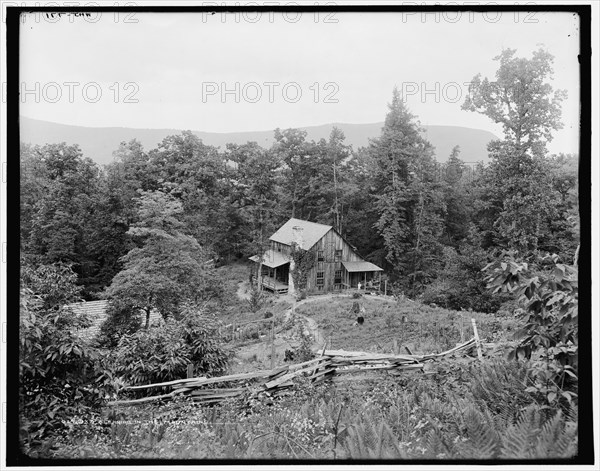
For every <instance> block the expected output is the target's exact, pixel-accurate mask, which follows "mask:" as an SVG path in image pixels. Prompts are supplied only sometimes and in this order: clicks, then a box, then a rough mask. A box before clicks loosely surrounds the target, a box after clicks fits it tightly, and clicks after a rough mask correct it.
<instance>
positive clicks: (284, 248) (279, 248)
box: [271, 240, 292, 255]
mask: <svg viewBox="0 0 600 471" xmlns="http://www.w3.org/2000/svg"><path fill="white" fill-rule="evenodd" d="M271 249H273V250H275V251H276V252H281V253H282V254H285V255H289V253H290V251H291V250H292V248H291V247H290V246H289V245H286V244H282V243H281V242H275V241H273V240H272V241H271Z"/></svg>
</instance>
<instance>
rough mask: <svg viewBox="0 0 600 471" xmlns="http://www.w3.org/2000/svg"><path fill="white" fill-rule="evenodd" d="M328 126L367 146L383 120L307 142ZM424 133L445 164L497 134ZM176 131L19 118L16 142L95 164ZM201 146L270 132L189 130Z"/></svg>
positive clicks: (481, 156) (473, 154) (480, 148)
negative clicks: (70, 152) (60, 150)
mask: <svg viewBox="0 0 600 471" xmlns="http://www.w3.org/2000/svg"><path fill="white" fill-rule="evenodd" d="M333 126H337V127H338V128H340V129H341V130H342V131H343V132H344V134H345V135H346V143H347V144H350V145H352V146H353V148H354V149H358V148H359V147H361V146H367V145H368V143H369V138H374V137H378V136H379V135H380V134H381V128H382V127H383V123H373V124H343V123H332V124H323V125H321V126H308V127H303V128H300V129H303V130H305V131H306V132H307V138H308V140H313V139H314V140H315V141H317V140H319V139H321V138H325V139H327V138H328V137H329V134H330V132H331V129H332V128H333ZM424 128H425V134H424V135H425V137H426V138H427V139H428V140H429V142H431V144H432V145H433V146H434V147H435V149H436V157H437V160H438V161H440V162H445V161H446V160H447V159H448V156H449V155H450V152H451V150H452V148H453V147H454V146H455V145H459V146H460V148H461V158H462V160H464V161H465V162H477V161H479V160H483V161H484V162H486V161H487V159H488V157H487V150H486V146H487V143H488V142H489V141H491V140H493V139H497V137H496V136H495V135H494V134H492V133H490V132H488V131H483V130H481V129H472V128H463V127H458V126H424ZM181 131H182V130H180V129H135V128H116V127H107V128H91V127H85V126H72V125H66V124H58V123H53V122H50V121H40V120H37V119H31V118H26V117H24V116H22V117H21V141H22V142H27V143H30V144H40V145H43V144H47V143H58V142H66V143H67V144H79V146H80V147H81V150H82V151H83V154H84V155H85V156H86V157H91V158H92V159H93V160H94V161H95V162H97V163H99V164H106V163H109V162H111V161H112V159H113V157H112V153H113V151H115V150H116V149H117V148H118V147H119V144H120V143H121V142H122V141H130V140H131V139H134V138H135V139H137V140H139V141H140V142H141V143H142V144H143V145H144V148H145V149H146V150H150V149H153V148H155V147H156V146H157V145H158V144H159V143H160V142H161V141H162V140H163V139H164V138H165V137H167V136H169V135H173V134H179V133H181ZM193 132H194V134H196V135H197V136H198V137H199V138H200V139H202V141H203V142H204V143H205V144H208V145H213V146H217V147H220V148H221V149H224V148H225V145H226V144H228V143H232V144H245V143H246V142H248V141H255V142H257V143H258V144H259V145H261V146H263V147H265V148H268V147H270V146H271V144H272V143H273V141H274V138H273V131H250V132H230V133H215V132H203V131H193Z"/></svg>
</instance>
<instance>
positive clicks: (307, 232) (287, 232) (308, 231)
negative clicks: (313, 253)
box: [269, 218, 333, 250]
mask: <svg viewBox="0 0 600 471" xmlns="http://www.w3.org/2000/svg"><path fill="white" fill-rule="evenodd" d="M296 226H297V227H301V228H302V240H303V243H302V247H301V248H302V249H304V250H309V249H310V248H311V247H312V246H313V245H315V244H316V243H317V242H318V241H319V240H321V238H323V236H324V235H325V234H327V233H328V232H329V231H330V230H331V229H333V227H332V226H327V225H326V224H319V223H316V222H310V221H304V220H302V219H296V218H291V219H290V220H289V221H288V222H286V223H285V224H284V225H283V226H281V227H280V228H279V229H278V230H277V232H275V234H273V235H272V236H271V237H270V238H269V239H270V240H272V241H274V242H279V243H280V244H285V245H292V242H294V231H293V228H294V227H296Z"/></svg>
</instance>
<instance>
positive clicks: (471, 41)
mask: <svg viewBox="0 0 600 471" xmlns="http://www.w3.org/2000/svg"><path fill="white" fill-rule="evenodd" d="M578 23H579V20H578V18H577V17H576V16H573V15H571V14H567V13H543V12H536V13H534V14H527V13H525V12H520V13H518V14H517V13H511V12H502V13H494V12H489V13H487V14H481V13H469V12H463V13H462V14H461V13H460V12H458V13H457V12H447V13H446V14H444V15H442V14H441V13H437V14H434V13H428V14H427V15H425V14H423V13H415V14H408V13H404V14H402V13H339V12H338V13H336V14H335V15H333V16H329V17H328V16H327V14H326V13H320V14H318V15H315V14H313V13H303V14H302V15H300V16H297V14H295V13H289V14H288V15H287V17H286V16H285V15H284V14H282V13H281V12H275V13H273V14H269V13H267V12H264V13H262V15H258V14H254V13H246V14H244V15H239V14H238V15H234V14H221V13H217V14H216V15H214V16H209V15H206V14H201V13H185V14H183V13H136V14H135V15H133V16H129V17H127V15H125V14H124V13H121V14H119V15H114V14H111V13H103V14H102V15H101V16H97V15H95V16H93V17H90V18H81V17H72V16H63V17H60V18H54V19H51V18H43V17H40V15H39V14H38V15H37V16H36V15H27V16H26V17H25V18H24V22H23V23H22V31H21V38H20V41H21V46H20V47H21V86H22V89H21V91H22V103H21V107H22V108H21V114H23V115H25V116H28V117H31V118H37V119H43V120H48V121H54V122H59V123H65V124H74V125H83V126H124V127H136V128H176V129H193V130H201V131H212V132H232V131H257V130H268V129H274V128H276V127H281V128H287V127H300V126H310V125H318V124H325V123H332V122H342V123H373V122H378V121H383V119H384V118H385V114H386V112H387V106H386V105H387V103H389V101H390V99H391V94H392V89H393V87H394V85H397V86H398V88H399V89H400V90H403V91H404V92H405V95H406V102H407V105H408V107H409V109H410V110H411V111H412V112H413V114H415V115H417V116H418V118H419V120H420V122H421V123H422V124H428V125H434V124H437V125H455V126H466V127H472V128H479V129H486V130H489V131H492V132H494V133H496V134H497V135H501V128H499V127H498V126H497V125H495V124H494V123H492V122H491V121H490V120H489V119H488V118H486V117H483V116H480V115H478V114H475V113H470V112H466V111H462V110H461V104H462V102H463V101H464V97H465V95H466V93H467V87H468V86H467V85H465V83H467V82H469V81H470V80H471V79H472V78H473V76H474V75H476V74H477V73H481V74H482V75H483V76H487V77H489V78H490V79H493V77H494V74H495V71H496V69H497V66H498V62H496V61H494V60H493V58H494V57H495V56H497V55H498V54H499V53H500V52H501V50H502V49H503V48H514V49H517V54H518V55H519V56H524V57H528V58H529V57H531V54H532V52H533V51H534V50H536V49H538V48H539V47H544V48H545V49H547V50H548V51H549V52H550V53H551V54H553V55H554V56H555V63H554V71H555V73H554V81H553V85H554V87H555V88H561V89H566V90H567V91H568V95H569V97H568V100H567V101H565V102H564V104H563V122H564V124H565V129H564V130H563V131H560V132H559V133H556V137H555V141H554V142H553V143H552V145H551V146H550V149H551V151H553V152H561V151H562V152H576V151H577V146H578V122H579V75H578V61H577V54H578V50H579V28H578ZM36 83H37V85H36ZM24 91H27V93H25V94H23V92H24ZM224 92H225V93H224ZM227 92H228V93H227Z"/></svg>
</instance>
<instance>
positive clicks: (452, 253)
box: [20, 50, 579, 436]
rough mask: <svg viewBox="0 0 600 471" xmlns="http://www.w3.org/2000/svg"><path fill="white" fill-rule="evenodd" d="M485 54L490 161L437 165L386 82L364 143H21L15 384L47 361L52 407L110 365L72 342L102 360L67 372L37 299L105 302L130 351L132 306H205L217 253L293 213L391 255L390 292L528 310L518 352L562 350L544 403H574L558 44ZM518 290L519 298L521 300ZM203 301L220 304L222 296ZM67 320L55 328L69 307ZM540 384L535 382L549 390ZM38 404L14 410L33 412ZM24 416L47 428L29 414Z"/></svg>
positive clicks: (226, 257)
mask: <svg viewBox="0 0 600 471" xmlns="http://www.w3.org/2000/svg"><path fill="white" fill-rule="evenodd" d="M496 59H497V61H498V70H497V73H496V77H495V79H494V80H490V79H487V78H482V77H481V76H479V75H478V76H476V77H474V79H473V81H472V84H471V88H470V93H469V96H468V97H467V99H466V100H465V102H464V103H463V105H462V108H463V110H464V112H465V113H467V112H473V113H480V114H483V115H485V116H487V117H488V118H489V119H490V120H491V121H492V122H494V123H498V124H501V125H502V127H503V131H504V135H503V138H502V139H499V140H496V141H492V142H490V143H489V145H488V153H489V157H490V163H489V164H488V165H483V164H480V165H478V166H476V167H470V166H467V165H465V163H464V162H463V161H462V160H461V156H460V148H459V147H458V146H456V147H455V148H454V150H453V151H452V154H451V155H450V156H449V158H448V159H447V161H445V162H444V163H439V162H438V161H437V160H436V154H435V149H434V148H433V147H432V146H431V144H430V143H429V142H428V141H427V140H426V139H425V138H424V137H423V136H422V133H420V132H419V131H420V128H419V121H418V117H416V116H414V115H413V114H411V112H410V110H409V109H408V108H407V107H406V105H405V103H404V101H403V98H402V96H401V95H400V93H399V92H398V90H397V89H394V90H393V92H392V96H391V102H390V103H389V105H388V108H389V109H388V111H387V115H386V116H385V125H384V127H383V129H382V130H381V135H380V136H379V137H376V138H374V139H372V140H371V142H370V144H369V145H368V146H367V147H364V148H359V149H353V148H351V147H350V146H348V145H346V144H345V142H344V141H345V138H344V135H343V133H342V132H341V131H339V130H338V129H334V130H333V132H332V133H331V135H330V137H329V139H328V140H324V139H322V140H320V141H318V142H315V141H307V139H306V133H305V132H303V131H299V130H296V129H285V130H282V129H277V130H275V143H274V144H273V146H272V147H271V148H269V149H265V148H262V147H261V146H259V145H258V144H257V143H255V142H248V143H247V144H244V145H228V146H227V147H226V149H224V150H220V149H217V148H214V147H211V146H207V145H205V144H203V142H202V141H201V140H200V139H199V138H197V137H196V136H194V135H193V134H192V133H191V132H189V131H186V132H183V133H181V134H180V135H173V136H169V137H167V138H165V139H164V140H163V141H162V142H161V143H160V144H159V145H158V146H157V147H156V148H155V149H144V148H143V147H142V145H141V144H140V143H139V142H138V141H136V140H132V141H131V142H123V143H122V144H121V145H120V147H119V148H118V149H116V150H115V152H114V161H113V162H112V163H110V164H108V165H106V166H104V167H102V168H100V167H99V166H98V165H96V164H95V163H94V162H93V160H92V159H91V158H90V156H84V155H83V154H82V152H81V151H80V149H79V147H78V146H77V144H76V143H49V144H47V145H44V146H31V145H28V144H25V143H23V144H22V145H21V180H20V182H21V183H20V188H21V190H20V191H21V194H20V205H21V206H20V209H21V227H20V231H21V232H20V240H21V247H20V249H21V279H22V304H21V309H22V315H21V346H22V351H21V359H22V363H21V375H22V387H23V388H25V390H24V391H25V392H24V393H23V395H24V396H23V397H26V396H27V394H29V393H31V394H30V395H35V394H33V393H32V391H39V390H38V389H36V388H38V387H40V385H43V384H46V383H45V382H44V381H45V380H44V379H42V377H44V378H45V376H44V374H45V373H43V372H42V373H40V370H43V368H46V367H47V361H48V358H51V359H52V361H54V365H55V366H52V368H59V367H60V368H63V370H61V371H62V372H63V373H64V374H66V375H67V376H68V378H67V376H65V377H64V378H67V379H64V378H63V380H61V381H63V383H60V382H59V383H57V384H54V385H53V386H48V387H49V388H50V389H48V391H49V395H48V397H47V399H44V401H46V402H43V403H44V404H46V405H48V404H54V402H52V400H53V399H52V397H53V396H52V395H56V396H57V397H62V396H61V395H64V391H59V389H61V387H60V385H61V384H64V383H65V382H67V381H69V382H70V384H77V382H78V381H79V384H81V385H85V384H88V382H89V381H91V380H92V379H93V380H94V381H98V384H101V385H109V384H112V381H114V377H113V376H111V375H112V374H115V375H116V376H118V374H117V373H114V371H119V370H118V368H117V370H111V371H113V373H111V374H108V373H107V372H106V371H107V370H104V369H101V371H97V370H95V369H94V368H97V367H98V364H97V363H95V356H94V354H92V353H91V351H90V350H84V349H81V350H80V352H79V353H77V355H78V359H76V360H77V361H79V362H80V363H81V362H84V363H86V364H89V365H96V366H93V367H92V366H90V368H88V369H86V370H85V371H86V372H87V373H86V374H87V375H88V376H86V377H85V379H82V378H81V377H79V376H77V375H78V374H79V373H77V371H80V370H79V369H78V368H79V367H80V366H81V365H79V364H78V363H77V361H75V360H73V359H72V358H71V357H69V358H71V359H69V360H68V361H67V360H65V358H67V356H68V354H71V349H68V351H67V348H66V347H65V349H64V351H63V350H62V347H61V351H60V352H54V351H53V350H52V349H53V348H54V347H53V346H52V345H51V342H52V339H56V338H60V339H62V341H63V342H66V343H69V342H71V343H70V345H73V341H72V339H71V338H70V337H69V338H67V337H64V335H67V334H65V333H64V332H63V331H64V329H63V328H62V327H61V325H62V324H61V325H59V324H57V323H56V320H54V321H52V318H51V317H48V313H50V315H52V316H53V313H55V312H57V310H60V309H61V306H62V305H63V304H65V303H67V302H73V301H76V300H79V299H85V300H95V299H108V300H109V303H110V304H109V305H110V314H111V317H110V322H109V323H108V324H109V325H106V326H105V327H104V333H105V334H106V337H105V340H106V342H105V345H112V346H116V345H120V346H121V347H123V348H121V350H120V351H121V352H122V354H123V355H125V353H126V351H127V352H129V351H131V349H132V348H133V347H131V345H130V344H129V343H127V342H131V339H130V338H129V337H126V338H125V340H126V341H121V342H120V343H119V338H120V336H121V334H124V333H133V332H136V331H137V330H140V331H141V330H143V329H140V327H141V325H140V323H139V320H136V319H137V318H136V316H135V315H134V313H136V312H139V311H140V310H142V311H144V312H146V314H147V315H148V316H149V314H150V311H151V310H154V309H156V310H158V311H159V312H160V313H161V314H162V315H163V316H164V317H165V318H167V317H175V318H177V319H184V318H185V314H186V313H189V312H190V310H194V309H198V310H202V312H204V313H206V312H205V311H206V305H207V304H206V303H207V302H208V301H209V300H214V299H219V297H220V296H222V292H221V291H222V290H223V283H221V282H220V280H219V278H218V273H217V271H216V269H215V266H216V267H219V266H226V265H228V264H231V263H233V262H235V261H238V260H244V261H245V260H246V259H247V257H249V256H251V255H254V254H256V253H260V252H261V251H262V250H263V249H264V248H265V247H266V244H267V243H268V238H269V236H270V235H271V234H272V233H273V232H274V231H275V230H276V229H277V228H278V227H279V226H280V225H281V224H283V223H284V222H285V221H286V220H288V219H289V218H290V217H295V218H300V219H305V220H309V221H313V222H319V223H324V224H329V225H332V226H333V227H335V228H336V229H337V230H338V231H339V232H340V234H342V235H343V236H344V237H345V238H346V240H347V241H348V242H349V243H350V244H351V245H353V246H354V247H355V248H356V250H357V252H358V253H359V254H360V255H361V256H362V257H364V258H365V259H366V260H369V261H372V262H373V263H375V264H377V265H379V266H381V267H383V268H384V269H385V273H386V276H387V279H388V287H389V292H390V293H392V294H395V295H398V296H405V297H408V298H410V299H414V300H419V301H420V302H422V303H425V304H430V305H434V306H441V307H444V308H447V309H453V310H472V311H478V312H482V313H495V312H497V311H498V310H500V309H505V310H506V309H508V310H509V311H511V312H514V313H517V312H520V313H521V314H522V315H524V313H526V314H527V315H524V317H522V319H523V321H522V328H523V329H524V334H523V335H522V336H521V343H520V344H519V345H518V348H516V349H515V350H514V351H513V357H516V358H520V359H523V358H530V357H531V355H532V352H535V351H536V349H538V348H539V347H541V346H544V347H545V348H546V349H547V350H546V357H544V358H546V359H548V361H549V360H550V359H551V360H552V361H554V362H556V364H557V365H559V366H557V367H556V369H555V370H553V372H552V381H553V384H555V385H556V384H557V381H559V380H558V379H557V378H560V381H561V383H560V387H556V388H555V389H553V390H552V394H553V395H554V396H553V397H552V400H559V398H557V394H558V395H559V394H562V393H564V397H565V398H566V400H568V402H569V404H570V403H571V397H572V396H571V393H570V392H569V391H568V389H569V388H570V390H571V391H574V390H575V389H576V386H573V384H574V381H575V380H573V378H576V365H577V361H576V355H577V347H576V344H577V312H576V310H577V308H576V302H577V301H576V276H577V274H576V265H577V256H578V250H579V249H578V247H579V209H578V200H579V195H578V158H577V156H575V155H563V154H560V155H553V154H550V153H549V152H548V150H547V147H546V146H547V143H548V142H550V141H551V140H552V136H553V132H554V131H556V130H558V129H560V128H561V126H562V125H561V121H560V116H561V102H562V101H563V100H564V98H565V92H563V91H561V90H553V88H552V86H551V85H550V80H551V74H552V56H551V55H550V54H548V53H547V52H545V51H543V50H539V51H537V52H535V53H534V54H533V57H532V58H531V59H525V58H519V57H517V56H516V52H515V51H514V50H505V51H503V52H502V53H501V54H500V55H499V56H498V57H497V58H496ZM383 113H384V110H382V114H383ZM438 157H439V156H438ZM482 160H483V156H482ZM518 295H524V296H525V297H526V298H527V300H528V302H526V303H525V304H521V307H522V310H520V311H517V310H516V308H517V298H518ZM35 296H37V298H36V297H35ZM40 297H41V298H40ZM39 299H42V304H43V305H40V304H39V302H40V301H39ZM44 303H45V304H44ZM507 306H508V308H507ZM23 313H25V315H24V314H23ZM211 314H212V315H216V317H217V318H218V314H219V313H218V312H217V310H215V311H214V312H211ZM31 316H33V317H31ZM36 316H37V318H38V321H37V322H38V324H36V320H35V319H36ZM44 316H46V317H47V321H45V322H46V324H44V326H45V327H43V329H42V331H40V330H39V319H40V318H44ZM57 319H58V317H57ZM69 319H70V318H68V316H67V317H66V318H65V320H64V322H65V324H64V325H69V322H74V321H72V319H71V320H69ZM206 319H207V318H206V317H202V318H201V320H200V321H198V322H199V323H198V322H196V324H194V325H189V324H185V325H184V324H181V325H179V326H178V327H177V328H178V329H180V330H178V331H177V332H178V333H176V332H175V330H173V331H169V333H168V335H172V336H173V337H172V339H175V338H176V337H177V335H180V334H181V332H184V334H181V335H187V336H188V337H189V336H190V335H191V334H190V332H195V333H198V332H200V331H201V332H203V333H202V334H201V335H204V336H205V337H203V338H208V337H206V335H208V334H207V331H206V325H204V326H203V325H201V324H202V322H205V321H206ZM186 322H187V321H186ZM72 326H73V325H71V327H72ZM44 329H46V330H44ZM203 329H204V330H203ZM61 332H62V333H61ZM61 335H62V336H63V337H61ZM140 335H142V334H140ZM144 335H145V334H144ZM161 335H167V334H164V333H161ZM53 336H54V337H53ZM44 338H45V340H44ZM169 338H171V337H169ZM177 338H179V337H177ZM186 338H187V337H186ZM190 338H191V337H190ZM148 341H149V340H148ZM173 341H174V342H175V340H173ZM177 341H178V340H177ZM36 342H37V343H36ZM123 342H125V344H124V343H123ZM149 342H150V343H152V342H151V341H149ZM40 344H41V345H42V346H40V347H39V348H37V347H36V345H38V346H39V345H40ZM36 348H37V350H36ZM119 348H120V347H119ZM186 348H187V347H186ZM190 348H192V347H190ZM194 348H196V350H193V349H194ZM198 348H200V347H199V346H198V345H196V346H195V347H193V348H192V350H193V351H195V352H196V353H194V354H192V353H190V355H192V356H190V358H192V357H193V355H196V356H197V357H198V358H202V355H205V354H206V351H210V352H212V353H211V355H213V354H214V358H215V362H214V364H207V367H206V368H207V371H208V373H209V374H215V373H217V372H222V371H224V370H225V366H224V365H225V363H224V362H223V361H222V360H223V358H224V357H222V356H220V355H221V354H222V352H221V351H220V350H219V348H220V347H219V346H217V345H216V344H215V345H213V344H210V348H209V350H206V348H207V347H206V345H204V346H202V348H204V350H202V352H201V354H200V353H198V352H200V350H198ZM549 348H556V350H555V351H550V353H549V350H548V349H549ZM192 350H190V351H192ZM74 351H75V350H74ZM53 352H54V353H53ZM48 353H49V356H47V354H48ZM53 354H54V356H52V355H53ZM211 358H213V357H211ZM121 359H122V358H121ZM63 360H64V361H63ZM61 361H62V363H61ZM128 361H130V360H128ZM131 361H133V359H131ZM125 363H127V362H123V363H122V367H123V368H125V366H123V365H125ZM56 365H58V366H56ZM78 365H79V366H78ZM183 367H185V365H183ZM48 368H50V367H48ZM211 368H212V370H211ZM53 371H54V370H53ZM56 371H58V370H56ZM178 371H179V370H178ZM540 371H541V370H540ZM544 371H545V372H547V371H548V370H547V369H546V370H544ZM46 372H47V370H46ZM65 372H67V373H65ZM63 373H61V374H63ZM57 374H58V373H57ZM540 374H541V373H540ZM544 374H546V373H544ZM40 375H41V376H40ZM89 375H91V376H89ZM94 375H95V376H94ZM116 376H115V377H116ZM175 377H176V376H175ZM77 378H79V379H77ZM90 378H91V379H90ZM565 378H566V379H565ZM158 379H160V378H158ZM569 381H571V383H569ZM542 383H543V381H541V380H540V382H538V383H536V384H538V386H539V388H538V390H537V391H538V392H539V391H542V389H541V388H543V387H547V384H548V382H547V381H546V383H544V384H545V385H546V386H544V385H543V384H542ZM44 387H46V386H42V389H43V388H44ZM55 387H58V389H52V388H55ZM86 387H87V386H82V388H83V389H82V391H84V390H85V391H87V389H86ZM99 387H100V386H99ZM106 387H108V386H106ZM27 391H29V392H27ZM73 392H76V390H75V389H73ZM88 392H89V391H88ZM546 393H547V394H550V390H549V389H545V390H543V394H546ZM36 394H37V393H36ZM81 394H87V393H86V392H82V393H81ZM99 394H100V392H99V390H95V392H94V395H93V400H92V399H90V403H89V404H90V407H92V406H94V405H97V402H98V401H99V400H100V399H99V396H98V395H99ZM65 397H66V396H65ZM71 399H72V398H71ZM71 399H69V398H64V401H65V403H69V401H70V400H71ZM36 401H37V399H36ZM40 404H41V403H35V401H34V402H30V403H29V404H28V405H26V406H25V409H24V410H26V411H27V410H30V412H29V413H30V414H32V416H35V414H36V412H35V409H36V408H39V405H40ZM28 408H29V409H28ZM32 411H33V412H32ZM338 419H339V417H338ZM32 420H33V419H32ZM39 420H41V421H42V422H43V421H44V420H48V419H47V418H46V419H39ZM42 422H40V423H42ZM33 423H35V421H34V422H33ZM29 427H32V428H31V430H33V429H35V430H37V432H36V433H39V436H43V435H44V430H43V428H42V429H41V430H42V431H40V428H39V423H38V426H32V425H29ZM36 427H37V428H36Z"/></svg>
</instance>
